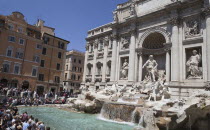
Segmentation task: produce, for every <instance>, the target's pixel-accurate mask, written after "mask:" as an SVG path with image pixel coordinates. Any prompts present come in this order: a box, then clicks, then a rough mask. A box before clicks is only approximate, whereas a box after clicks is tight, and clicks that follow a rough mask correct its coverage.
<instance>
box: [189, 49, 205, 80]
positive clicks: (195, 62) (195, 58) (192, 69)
mask: <svg viewBox="0 0 210 130" xmlns="http://www.w3.org/2000/svg"><path fill="white" fill-rule="evenodd" d="M200 62H201V54H197V51H196V50H193V55H192V56H191V57H190V58H189V60H188V61H187V63H186V66H187V72H188V77H187V79H191V78H201V77H202V71H201V70H200V69H199V63H200Z"/></svg>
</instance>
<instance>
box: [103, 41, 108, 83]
mask: <svg viewBox="0 0 210 130" xmlns="http://www.w3.org/2000/svg"><path fill="white" fill-rule="evenodd" d="M108 45H109V39H108V38H105V39H104V59H103V68H102V82H105V81H106V72H107V71H106V69H107V55H108Z"/></svg>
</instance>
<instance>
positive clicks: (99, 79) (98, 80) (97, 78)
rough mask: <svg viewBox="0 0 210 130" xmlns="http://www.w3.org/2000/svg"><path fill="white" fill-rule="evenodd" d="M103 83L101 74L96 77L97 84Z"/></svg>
mask: <svg viewBox="0 0 210 130" xmlns="http://www.w3.org/2000/svg"><path fill="white" fill-rule="evenodd" d="M101 81H102V75H101V74H98V75H95V82H101Z"/></svg>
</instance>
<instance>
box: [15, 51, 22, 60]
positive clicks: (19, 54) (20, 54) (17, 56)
mask: <svg viewBox="0 0 210 130" xmlns="http://www.w3.org/2000/svg"><path fill="white" fill-rule="evenodd" d="M15 58H18V59H23V52H16V55H15Z"/></svg>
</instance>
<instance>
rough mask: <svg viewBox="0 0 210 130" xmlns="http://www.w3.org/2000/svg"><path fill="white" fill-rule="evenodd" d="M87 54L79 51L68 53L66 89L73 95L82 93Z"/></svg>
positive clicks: (65, 77) (65, 74) (65, 75)
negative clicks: (81, 85)
mask: <svg viewBox="0 0 210 130" xmlns="http://www.w3.org/2000/svg"><path fill="white" fill-rule="evenodd" d="M84 60H85V54H84V53H83V52H80V51H77V50H71V51H68V52H66V63H65V73H64V89H65V90H66V91H68V92H70V93H71V94H73V93H79V92H80V84H81V82H82V78H83V72H84Z"/></svg>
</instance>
